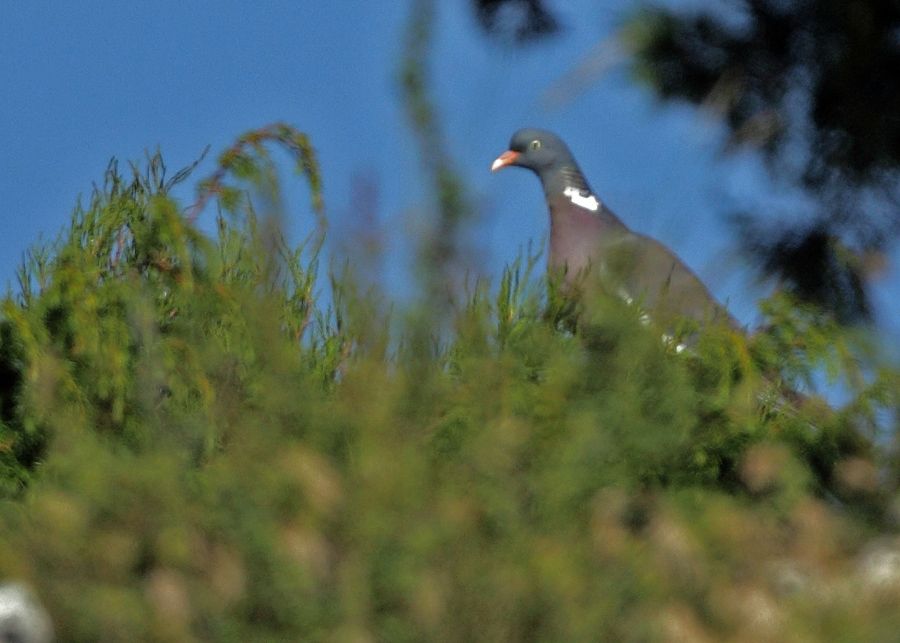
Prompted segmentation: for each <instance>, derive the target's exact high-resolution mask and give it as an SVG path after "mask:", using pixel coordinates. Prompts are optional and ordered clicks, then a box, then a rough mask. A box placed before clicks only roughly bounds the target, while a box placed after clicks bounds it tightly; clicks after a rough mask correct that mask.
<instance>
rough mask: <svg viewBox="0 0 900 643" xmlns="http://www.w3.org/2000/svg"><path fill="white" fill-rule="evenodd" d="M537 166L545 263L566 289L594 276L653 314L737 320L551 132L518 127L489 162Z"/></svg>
mask: <svg viewBox="0 0 900 643" xmlns="http://www.w3.org/2000/svg"><path fill="white" fill-rule="evenodd" d="M507 166H517V167H524V168H526V169H529V170H531V171H532V172H534V173H535V174H537V176H538V178H539V179H540V180H541V185H542V186H543V188H544V195H545V197H546V200H547V207H548V209H549V211H550V253H549V269H550V271H551V272H552V273H554V274H555V275H559V276H561V278H562V279H563V280H564V284H565V285H566V287H567V288H568V289H569V290H575V291H578V290H580V288H581V287H583V286H584V285H585V284H586V282H587V280H588V279H590V280H591V282H599V283H600V285H601V287H604V288H606V289H608V290H612V291H613V293H614V294H616V295H618V296H620V297H622V298H623V299H625V300H626V301H628V302H629V303H631V302H635V303H637V304H638V305H640V306H642V307H643V308H646V309H647V310H652V311H654V313H655V316H657V317H658V318H664V319H669V318H673V317H676V316H683V317H689V318H692V319H695V320H698V321H710V320H712V319H724V320H726V321H727V322H729V323H731V324H733V325H735V326H736V325H737V324H736V322H735V320H734V319H733V318H732V317H731V316H730V315H729V314H728V312H727V311H726V310H725V309H724V308H723V307H722V306H721V305H720V304H719V303H718V302H717V301H716V300H715V298H714V297H713V296H712V294H711V293H710V292H709V290H708V289H707V288H706V286H705V285H704V284H703V282H702V281H700V279H699V278H698V277H697V275H696V274H695V273H694V272H693V271H692V270H691V269H690V268H689V267H688V266H687V264H685V263H684V262H683V261H682V260H681V259H679V258H678V257H677V256H676V255H675V254H674V253H673V252H672V251H671V250H669V249H668V248H666V247H665V246H664V245H662V244H661V243H659V242H658V241H656V240H655V239H652V238H650V237H647V236H645V235H642V234H639V233H636V232H633V231H632V230H630V229H629V228H628V227H627V226H626V225H625V224H624V223H622V221H621V220H620V219H619V218H618V217H617V216H616V215H615V214H613V212H612V211H611V210H610V209H609V208H607V207H606V206H605V205H604V204H603V202H602V201H601V200H600V199H599V198H598V197H597V196H596V194H595V193H594V192H593V190H591V187H590V185H589V184H588V182H587V180H585V178H584V175H583V174H582V172H581V169H580V168H579V167H578V163H577V162H576V161H575V158H574V157H573V156H572V153H571V152H570V151H569V148H568V147H567V146H566V144H565V143H564V142H563V141H562V140H561V139H560V138H559V137H557V136H556V135H555V134H552V133H551V132H547V131H545V130H540V129H531V128H529V129H522V130H519V131H518V132H516V133H515V134H513V137H512V140H511V141H510V144H509V150H508V151H506V152H504V153H503V154H501V155H500V156H499V157H498V158H497V160H495V161H494V163H493V165H492V166H491V170H492V171H497V170H499V169H501V168H504V167H507Z"/></svg>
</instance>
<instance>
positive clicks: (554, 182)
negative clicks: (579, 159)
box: [541, 161, 602, 211]
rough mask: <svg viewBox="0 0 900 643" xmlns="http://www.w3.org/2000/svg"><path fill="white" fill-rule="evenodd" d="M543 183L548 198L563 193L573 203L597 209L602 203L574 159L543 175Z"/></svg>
mask: <svg viewBox="0 0 900 643" xmlns="http://www.w3.org/2000/svg"><path fill="white" fill-rule="evenodd" d="M541 184H542V185H543V187H544V194H545V195H546V197H547V199H551V198H553V197H558V196H560V195H563V196H565V197H566V198H567V199H569V200H570V201H572V202H573V203H576V204H577V205H581V206H582V207H588V208H589V209H591V210H595V211H596V210H597V208H598V207H599V206H600V205H602V204H601V203H600V199H598V198H597V197H596V196H595V195H594V191H593V190H592V189H591V186H590V185H588V182H587V180H586V179H585V178H584V175H583V174H582V173H581V170H580V169H579V167H578V166H577V165H576V164H575V163H574V161H573V162H571V163H566V164H565V165H563V166H561V167H559V168H557V169H556V171H554V172H552V173H548V175H545V176H542V177H541Z"/></svg>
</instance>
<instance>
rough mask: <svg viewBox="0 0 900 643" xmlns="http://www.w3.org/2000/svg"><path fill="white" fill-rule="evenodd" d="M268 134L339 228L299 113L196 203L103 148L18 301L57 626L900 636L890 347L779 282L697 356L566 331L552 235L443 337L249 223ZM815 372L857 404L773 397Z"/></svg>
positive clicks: (25, 459)
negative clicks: (90, 188)
mask: <svg viewBox="0 0 900 643" xmlns="http://www.w3.org/2000/svg"><path fill="white" fill-rule="evenodd" d="M273 144H274V145H279V146H281V147H283V148H284V149H286V150H287V151H288V152H289V153H290V154H291V155H292V156H293V158H294V159H295V161H296V163H297V169H298V170H299V172H300V174H301V175H302V176H304V177H305V179H306V181H307V183H308V186H309V194H310V205H309V207H308V210H307V211H303V212H295V213H291V216H300V217H314V220H316V221H317V222H318V228H317V229H318V230H319V231H320V232H324V216H325V215H324V213H325V209H324V207H323V205H322V196H321V194H322V192H321V178H320V174H319V169H318V165H317V163H316V159H315V154H314V151H313V148H312V146H311V144H310V141H309V140H308V139H307V137H306V136H305V135H303V134H302V133H301V132H298V131H296V130H295V129H293V128H291V127H290V126H286V125H281V124H279V125H275V126H272V127H268V128H263V129H260V130H256V131H253V132H250V133H249V134H247V135H245V136H243V137H241V139H239V140H238V141H237V142H236V144H235V145H234V146H233V147H232V148H231V149H229V150H227V151H226V152H225V153H224V154H223V155H222V156H221V158H220V162H219V169H218V170H217V171H216V172H215V173H214V175H213V176H212V177H211V178H209V179H207V180H205V181H201V182H199V188H198V189H199V200H198V204H195V205H193V206H191V207H187V208H185V207H182V206H181V205H180V204H179V203H177V202H176V201H175V200H174V199H173V198H172V196H171V195H170V192H171V189H172V187H173V186H174V185H175V184H176V183H178V182H183V181H186V180H188V179H189V177H190V168H189V169H188V170H186V171H182V172H179V173H177V174H176V175H175V176H173V177H172V178H171V179H167V178H166V171H165V166H164V164H163V161H162V159H161V157H160V156H158V155H156V156H152V157H150V158H149V159H148V160H147V161H146V162H145V163H143V164H141V165H139V166H138V165H135V166H131V167H130V169H128V170H122V169H121V168H119V167H118V166H117V165H116V164H115V163H113V164H111V165H110V167H109V169H108V170H107V172H106V175H105V179H104V182H103V184H102V186H101V187H97V188H96V189H95V191H94V193H93V195H92V197H91V199H90V202H89V203H88V205H87V206H85V207H80V208H78V209H76V211H75V212H74V214H73V216H72V222H71V225H70V226H69V228H68V229H67V230H65V231H64V232H63V233H62V234H61V236H60V238H59V240H58V241H57V242H56V243H53V244H50V245H48V246H46V247H38V248H35V249H34V250H32V251H31V252H30V253H29V254H28V256H27V257H26V260H25V262H24V264H23V266H22V269H21V270H20V273H19V285H18V288H17V290H16V292H14V293H10V294H9V295H8V296H7V297H6V298H5V299H4V300H3V303H2V306H3V307H2V316H0V447H2V448H0V467H2V469H0V492H2V495H3V498H4V499H3V500H2V502H0V521H2V525H3V527H2V529H0V577H3V578H10V579H17V580H20V581H24V582H27V583H28V584H29V585H30V586H32V587H33V588H34V590H35V592H36V594H37V595H38V596H39V597H40V599H41V600H42V601H43V602H44V604H45V605H46V607H47V609H48V611H49V613H50V614H51V616H52V618H53V621H54V626H55V628H56V633H57V635H58V637H59V638H60V640H73V641H80V640H84V641H88V640H91V641H93V640H121V641H135V640H179V641H181V640H217V641H218V640H223V641H229V640H233V641H247V640H323V641H324V640H329V641H332V640H384V641H407V640H409V641H413V640H459V641H464V640H490V641H503V640H510V641H512V640H515V641H519V640H566V641H580V640H591V641H594V640H622V641H630V640H657V639H658V640H710V641H712V640H787V639H793V638H795V637H796V636H800V637H802V638H804V639H807V640H815V639H820V640H825V639H827V640H840V639H844V640H850V639H855V640H886V639H888V638H890V637H891V636H893V635H895V634H896V631H897V630H896V605H897V599H898V598H900V569H898V565H897V563H896V558H897V557H898V556H900V553H897V552H898V551H900V549H898V543H897V540H896V536H895V535H893V534H894V533H895V532H894V531H893V530H894V529H895V528H896V520H897V513H898V506H897V486H896V479H897V473H898V468H897V464H896V461H895V460H893V459H892V453H893V451H892V445H893V444H895V443H896V431H897V417H896V413H897V408H898V398H897V395H898V393H897V391H898V388H900V387H898V377H897V371H896V369H894V368H892V367H891V365H890V364H887V363H885V362H883V361H882V360H881V358H880V355H879V352H878V350H877V347H874V348H873V347H871V346H869V347H867V345H866V344H865V342H863V341H861V340H860V339H859V338H857V337H855V336H854V335H852V334H850V333H849V332H848V331H845V330H843V329H842V328H840V327H839V326H837V325H835V324H834V322H831V321H827V318H823V317H821V316H820V315H819V314H818V313H816V312H815V311H814V310H812V309H804V308H802V307H800V306H798V305H796V304H794V303H792V302H790V301H789V300H787V299H784V298H780V299H775V300H772V301H770V302H767V303H766V304H765V306H766V308H765V312H766V314H767V317H768V322H769V323H768V326H767V329H766V330H765V331H761V332H759V333H757V334H755V335H753V336H751V337H750V338H749V339H748V338H747V337H745V336H744V335H741V334H739V333H736V332H735V331H733V330H731V329H728V328H719V327H712V328H705V329H699V331H698V334H697V339H696V342H695V344H694V346H693V347H692V348H691V350H689V351H683V352H678V351H676V350H674V348H672V347H670V346H667V345H666V344H665V343H663V342H660V340H659V338H660V332H659V330H658V329H653V328H650V327H647V326H646V325H645V324H643V323H641V321H640V314H639V311H636V310H634V309H633V308H631V307H630V306H627V305H625V304H624V303H622V302H619V301H613V300H609V301H607V300H597V301H592V302H590V305H587V306H585V309H584V310H583V311H582V312H581V316H580V318H579V319H578V321H577V322H576V323H572V322H571V319H569V320H567V316H568V313H565V312H561V311H563V309H564V308H565V306H563V305H562V304H561V303H560V302H559V301H558V298H557V297H556V296H555V295H554V294H553V292H552V291H551V292H549V293H548V289H547V287H546V285H545V284H544V283H543V281H542V280H541V279H540V278H539V275H537V274H536V272H538V271H539V269H538V268H536V265H537V263H538V258H537V257H532V256H526V257H523V258H522V259H520V260H519V261H518V262H516V263H514V264H513V265H512V266H510V267H509V268H508V269H507V270H506V271H505V273H504V275H503V276H502V279H501V280H500V283H499V284H496V285H495V286H494V287H491V285H490V284H487V283H482V282H479V283H477V284H474V285H472V286H471V287H470V288H469V290H468V294H469V296H468V299H467V300H466V301H465V302H463V303H462V304H459V305H456V306H455V307H454V308H453V309H452V310H451V311H450V313H449V314H450V315H451V320H450V323H449V324H448V325H442V326H441V328H440V329H432V328H430V327H425V328H423V327H422V325H423V324H430V323H432V322H431V321H430V319H431V318H430V317H428V316H424V317H423V316H419V315H408V316H407V315H405V314H404V313H403V311H402V310H399V309H397V308H395V309H394V310H393V311H392V312H391V313H390V314H388V313H387V312H386V311H388V310H390V307H388V306H387V305H386V304H385V301H384V299H385V295H380V294H378V293H373V292H361V291H360V289H359V288H357V287H356V286H355V284H354V282H353V280H352V277H351V276H350V275H351V273H349V272H348V273H345V274H344V276H339V275H336V274H333V273H329V274H328V278H324V277H323V275H324V274H325V273H326V272H327V271H325V270H324V269H321V266H320V261H319V256H320V252H319V251H320V249H321V247H322V238H323V235H322V234H315V235H313V236H312V237H311V238H310V239H309V240H307V242H306V243H305V244H303V245H301V246H300V247H293V246H291V245H290V244H289V243H288V242H286V241H285V239H284V237H283V236H282V235H281V234H280V233H279V231H278V229H277V226H275V225H274V223H273V220H270V219H269V218H268V217H267V216H263V215H258V214H257V209H255V207H254V204H257V203H261V202H265V203H267V204H273V203H274V204H277V203H280V201H279V199H278V196H277V195H278V184H277V181H276V179H275V176H276V174H275V172H274V164H273V161H272V159H271V157H270V153H269V151H268V149H269V147H268V146H271V145H273ZM213 204H215V205H216V206H217V208H218V213H217V221H218V226H217V235H216V236H215V237H212V238H210V237H208V236H205V235H204V234H202V233H201V232H200V231H199V230H198V228H197V227H195V225H194V219H195V218H196V217H197V216H198V215H199V214H200V212H201V211H202V212H204V213H206V214H210V211H211V210H212V205H213ZM204 206H205V208H204ZM326 295H327V296H326ZM325 301H327V302H328V303H327V304H324V303H322V302H325ZM423 337H428V338H429V341H425V342H423V341H422V338H423ZM822 372H827V373H829V374H830V375H831V376H832V377H833V378H836V379H837V380H838V381H840V382H842V383H843V387H844V388H845V389H846V390H847V391H848V392H849V394H848V396H849V401H848V402H847V403H846V404H844V405H843V406H841V407H840V408H836V409H833V408H829V407H828V406H827V405H826V404H825V403H824V402H816V401H814V400H812V399H805V400H799V401H795V402H792V401H791V400H789V399H787V398H786V396H785V395H784V394H783V393H782V385H783V384H784V383H787V384H790V385H791V386H792V387H796V386H800V385H803V384H804V383H805V382H807V381H808V380H809V381H811V380H812V379H814V377H815V376H816V374H820V373H822ZM773 373H776V374H777V376H775V377H773V375H772V374H773ZM763 374H764V375H765V376H763ZM892 556H893V558H892Z"/></svg>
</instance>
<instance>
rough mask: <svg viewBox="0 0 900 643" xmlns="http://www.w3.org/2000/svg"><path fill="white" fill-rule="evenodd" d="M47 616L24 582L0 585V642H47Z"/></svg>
mask: <svg viewBox="0 0 900 643" xmlns="http://www.w3.org/2000/svg"><path fill="white" fill-rule="evenodd" d="M52 640H53V624H52V623H51V622H50V616H49V615H48V614H47V612H46V611H45V610H44V608H43V607H42V606H41V604H40V603H39V602H38V601H37V599H36V598H35V597H34V595H33V594H32V593H31V592H30V591H29V589H28V588H27V587H25V586H24V585H20V584H18V583H4V584H2V585H0V643H50V641H52Z"/></svg>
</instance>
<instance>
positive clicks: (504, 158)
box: [491, 150, 519, 172]
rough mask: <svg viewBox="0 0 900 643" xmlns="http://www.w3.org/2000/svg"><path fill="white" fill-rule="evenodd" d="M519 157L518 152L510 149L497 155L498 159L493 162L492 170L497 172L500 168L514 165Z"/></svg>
mask: <svg viewBox="0 0 900 643" xmlns="http://www.w3.org/2000/svg"><path fill="white" fill-rule="evenodd" d="M518 158H519V153H518V152H513V151H512V150H509V151H508V152H504V153H503V154H501V155H500V156H498V157H497V160H496V161H494V162H493V163H492V164H491V172H496V171H497V170H499V169H502V168H504V167H506V166H507V165H512V164H513V163H515V162H516V159H518Z"/></svg>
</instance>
